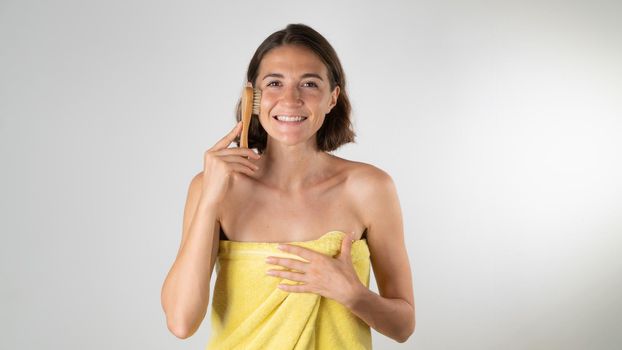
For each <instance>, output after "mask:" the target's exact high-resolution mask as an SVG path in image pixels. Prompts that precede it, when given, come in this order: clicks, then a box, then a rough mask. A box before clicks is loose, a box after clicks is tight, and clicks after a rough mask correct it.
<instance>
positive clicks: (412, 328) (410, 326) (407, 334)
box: [396, 312, 416, 343]
mask: <svg viewBox="0 0 622 350" xmlns="http://www.w3.org/2000/svg"><path fill="white" fill-rule="evenodd" d="M415 324H416V322H415V314H414V312H413V315H412V317H410V318H409V322H408V327H406V328H405V330H404V333H403V334H401V335H400V336H399V337H398V338H397V339H396V341H397V342H398V343H405V342H406V341H407V340H408V338H410V336H411V335H412V334H413V333H414V332H415Z"/></svg>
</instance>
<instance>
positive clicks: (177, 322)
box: [161, 123, 259, 339]
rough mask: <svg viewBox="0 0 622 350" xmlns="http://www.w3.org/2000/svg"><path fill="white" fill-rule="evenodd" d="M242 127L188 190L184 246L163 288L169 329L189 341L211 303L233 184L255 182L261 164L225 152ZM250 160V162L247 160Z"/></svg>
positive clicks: (239, 151) (239, 152) (213, 153)
mask: <svg viewBox="0 0 622 350" xmlns="http://www.w3.org/2000/svg"><path fill="white" fill-rule="evenodd" d="M241 126H242V125H241V123H238V124H237V125H236V127H235V128H233V130H231V131H230V132H229V133H228V134H227V135H226V136H225V137H223V138H222V139H221V140H220V141H218V142H217V143H216V144H215V145H214V146H213V147H212V148H210V149H209V150H207V151H206V152H205V157H204V169H203V171H202V172H200V173H199V174H197V175H196V176H195V177H194V178H193V179H192V181H191V182H190V186H189V189H188V197H187V199H186V206H185V209H184V219H183V229H182V237H181V244H180V245H179V250H178V251H177V257H176V258H175V262H174V263H173V266H172V267H171V269H170V271H169V272H168V275H167V276H166V279H165V280H164V284H163V286H162V293H161V302H162V308H163V309H164V313H165V314H166V324H167V327H168V329H169V330H170V331H171V332H172V333H173V334H174V335H175V336H177V337H178V338H182V339H185V338H188V337H189V336H191V335H192V334H194V332H196V330H197V329H198V328H199V326H200V325H201V322H202V321H203V318H204V317H205V314H206V313H207V306H208V303H209V294H210V290H209V288H210V280H211V275H212V271H213V268H214V263H215V261H216V257H217V255H218V245H219V238H220V237H219V236H220V223H219V208H220V206H221V203H223V201H224V199H225V197H226V194H227V191H228V189H229V187H230V182H231V180H232V179H233V178H235V176H238V175H239V173H242V174H246V175H249V176H252V175H253V174H254V172H255V171H256V170H257V167H256V165H255V164H254V163H253V162H251V161H250V159H251V157H252V158H253V159H258V158H259V155H257V154H255V152H253V151H252V150H250V149H248V148H227V147H228V146H229V144H231V142H233V141H234V140H235V138H236V136H237V135H238V134H239V133H240V131H241V130H242V129H241ZM247 157H248V158H247Z"/></svg>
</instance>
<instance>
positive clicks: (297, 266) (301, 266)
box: [266, 256, 309, 272]
mask: <svg viewBox="0 0 622 350" xmlns="http://www.w3.org/2000/svg"><path fill="white" fill-rule="evenodd" d="M266 262H267V263H268V264H271V265H279V266H284V267H287V268H290V269H292V270H297V271H300V272H305V271H307V267H308V265H309V263H306V262H302V261H300V260H296V259H288V258H280V257H278V258H277V257H273V256H269V257H268V258H266Z"/></svg>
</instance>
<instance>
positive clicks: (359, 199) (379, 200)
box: [340, 159, 397, 228]
mask: <svg viewBox="0 0 622 350" xmlns="http://www.w3.org/2000/svg"><path fill="white" fill-rule="evenodd" d="M340 162H341V163H342V169H343V171H342V172H343V173H344V175H345V178H346V181H345V184H344V185H345V191H346V192H347V194H348V198H350V200H351V201H352V205H353V208H354V209H355V211H356V213H357V216H358V217H359V220H360V221H361V223H362V224H364V225H365V227H366V228H370V226H371V225H372V221H374V220H375V219H374V217H376V216H377V215H376V214H377V210H378V208H382V207H386V206H387V205H392V204H393V203H394V202H395V200H396V199H397V193H396V188H395V184H394V182H393V178H392V177H391V175H389V173H387V172H386V171H384V170H383V169H381V168H379V167H377V166H374V165H372V164H368V163H364V162H358V161H352V160H346V159H340Z"/></svg>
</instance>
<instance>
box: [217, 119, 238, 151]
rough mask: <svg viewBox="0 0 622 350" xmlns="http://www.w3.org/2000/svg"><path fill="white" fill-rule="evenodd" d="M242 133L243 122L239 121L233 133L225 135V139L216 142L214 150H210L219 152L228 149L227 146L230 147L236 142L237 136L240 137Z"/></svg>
mask: <svg viewBox="0 0 622 350" xmlns="http://www.w3.org/2000/svg"><path fill="white" fill-rule="evenodd" d="M240 131H242V122H241V121H239V122H238V123H237V124H236V125H235V127H234V128H233V129H232V130H231V131H229V133H228V134H227V135H225V137H223V138H222V139H220V140H219V141H218V142H216V144H215V145H214V146H213V147H212V148H210V150H218V149H223V148H227V146H229V145H230V144H231V142H233V141H234V140H235V138H236V136H238V134H239V133H240Z"/></svg>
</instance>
